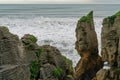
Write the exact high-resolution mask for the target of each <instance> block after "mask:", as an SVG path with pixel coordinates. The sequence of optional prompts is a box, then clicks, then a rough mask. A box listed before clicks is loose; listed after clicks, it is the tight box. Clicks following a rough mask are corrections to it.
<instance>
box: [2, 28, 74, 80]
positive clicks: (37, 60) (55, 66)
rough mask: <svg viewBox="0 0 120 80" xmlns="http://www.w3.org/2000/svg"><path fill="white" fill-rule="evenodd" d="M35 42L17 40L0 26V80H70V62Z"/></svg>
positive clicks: (71, 77)
mask: <svg viewBox="0 0 120 80" xmlns="http://www.w3.org/2000/svg"><path fill="white" fill-rule="evenodd" d="M36 42H37V38H36V37H34V36H33V35H30V34H26V35H24V36H23V37H22V38H21V39H19V38H18V36H17V35H14V34H12V33H10V32H9V30H8V28H6V27H3V26H0V80H74V76H73V74H74V72H73V67H72V61H71V60H69V59H67V58H66V57H65V56H62V55H61V53H60V51H59V50H58V49H57V48H55V47H52V46H50V45H44V46H38V45H37V43H36Z"/></svg>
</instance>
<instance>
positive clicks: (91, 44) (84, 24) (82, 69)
mask: <svg viewBox="0 0 120 80" xmlns="http://www.w3.org/2000/svg"><path fill="white" fill-rule="evenodd" d="M76 38H77V41H76V45H75V46H76V49H77V51H78V54H79V55H80V56H81V59H80V61H79V62H78V64H77V66H76V68H75V77H76V80H91V79H92V78H93V77H94V76H95V74H96V72H97V71H98V70H99V69H100V68H101V67H102V61H101V58H100V57H99V55H98V41H97V35H96V32H95V28H94V22H93V11H91V12H90V13H89V14H88V15H87V16H83V17H82V18H81V19H80V20H79V21H78V24H77V28H76Z"/></svg>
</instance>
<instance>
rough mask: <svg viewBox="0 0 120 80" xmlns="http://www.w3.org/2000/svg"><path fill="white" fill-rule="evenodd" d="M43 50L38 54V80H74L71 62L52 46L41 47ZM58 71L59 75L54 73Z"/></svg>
mask: <svg viewBox="0 0 120 80" xmlns="http://www.w3.org/2000/svg"><path fill="white" fill-rule="evenodd" d="M41 48H42V49H43V51H42V53H41V54H40V58H39V60H40V63H41V67H40V80H74V77H73V67H72V61H70V60H68V59H67V58H66V57H64V56H62V55H61V53H60V51H59V50H58V49H57V48H55V47H52V46H49V45H45V46H41ZM58 69H60V70H61V71H58V73H60V75H55V74H57V73H56V72H54V70H58Z"/></svg>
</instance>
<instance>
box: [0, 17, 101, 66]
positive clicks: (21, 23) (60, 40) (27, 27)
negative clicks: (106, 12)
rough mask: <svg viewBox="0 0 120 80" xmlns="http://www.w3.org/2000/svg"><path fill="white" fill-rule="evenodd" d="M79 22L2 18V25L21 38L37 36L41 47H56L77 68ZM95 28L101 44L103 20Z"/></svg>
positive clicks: (64, 19) (75, 19) (58, 19)
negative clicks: (76, 29)
mask: <svg viewBox="0 0 120 80" xmlns="http://www.w3.org/2000/svg"><path fill="white" fill-rule="evenodd" d="M77 21H78V19H77V18H44V17H31V18H24V17H22V18H20V17H2V18H0V25H3V26H7V27H8V28H9V29H10V32H12V33H14V34H17V35H19V37H22V36H23V35H24V34H28V33H29V34H33V35H35V36H36V37H37V38H38V44H39V45H44V44H50V45H53V46H56V47H57V48H58V49H59V50H60V51H61V53H63V55H65V56H67V58H69V59H71V60H72V61H73V66H75V65H76V63H77V62H78V60H79V59H80V57H79V55H78V54H77V51H76V50H75V47H74V44H75V41H76V37H75V28H76V24H77ZM95 26H96V32H97V36H98V40H99V44H100V42H101V40H100V33H101V19H95ZM99 48H100V45H99Z"/></svg>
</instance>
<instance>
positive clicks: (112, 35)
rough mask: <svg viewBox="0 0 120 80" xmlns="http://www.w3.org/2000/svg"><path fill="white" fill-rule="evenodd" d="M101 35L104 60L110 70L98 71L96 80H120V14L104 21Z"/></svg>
mask: <svg viewBox="0 0 120 80" xmlns="http://www.w3.org/2000/svg"><path fill="white" fill-rule="evenodd" d="M101 35H102V37H101V39H102V52H101V54H102V60H103V61H107V62H108V66H109V67H110V69H107V70H106V69H101V70H100V71H98V72H97V75H96V79H95V80H120V12H118V13H116V14H115V15H113V16H110V17H107V18H105V19H104V20H103V28H102V34H101ZM103 74H105V75H104V76H102V75H103ZM101 76H102V77H101Z"/></svg>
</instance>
